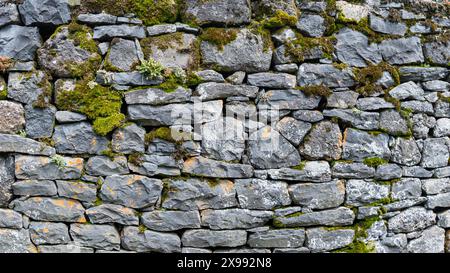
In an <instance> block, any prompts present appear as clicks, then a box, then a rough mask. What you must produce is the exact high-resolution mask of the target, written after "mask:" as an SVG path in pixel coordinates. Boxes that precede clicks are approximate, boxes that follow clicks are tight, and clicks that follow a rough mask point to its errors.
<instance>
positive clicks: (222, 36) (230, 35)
mask: <svg viewBox="0 0 450 273" xmlns="http://www.w3.org/2000/svg"><path fill="white" fill-rule="evenodd" d="M238 32H239V31H238V29H234V28H216V27H210V28H207V29H204V30H203V33H202V34H201V35H200V39H201V40H202V41H206V42H209V43H211V44H213V45H215V46H216V47H217V48H218V49H219V50H223V47H224V46H225V45H227V44H229V43H231V42H233V41H234V40H236V38H237V34H238Z"/></svg>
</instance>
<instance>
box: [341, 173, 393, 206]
mask: <svg viewBox="0 0 450 273" xmlns="http://www.w3.org/2000/svg"><path fill="white" fill-rule="evenodd" d="M389 190H390V187H389V185H383V184H378V183H375V182H366V181H364V180H356V179H352V180H348V181H347V184H346V193H347V195H346V199H345V203H346V204H347V205H351V206H362V205H367V204H370V203H374V202H377V201H381V200H383V199H385V198H387V197H389Z"/></svg>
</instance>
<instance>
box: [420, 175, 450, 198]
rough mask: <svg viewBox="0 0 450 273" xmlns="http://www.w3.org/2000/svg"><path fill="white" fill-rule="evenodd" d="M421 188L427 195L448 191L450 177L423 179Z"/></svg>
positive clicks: (449, 189)
mask: <svg viewBox="0 0 450 273" xmlns="http://www.w3.org/2000/svg"><path fill="white" fill-rule="evenodd" d="M422 189H423V191H424V192H425V193H426V194H428V195H429V194H438V193H445V192H450V178H432V179H423V180H422Z"/></svg>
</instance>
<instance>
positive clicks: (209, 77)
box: [195, 69, 225, 82]
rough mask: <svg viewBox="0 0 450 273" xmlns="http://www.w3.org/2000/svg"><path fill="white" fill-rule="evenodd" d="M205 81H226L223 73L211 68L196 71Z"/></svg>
mask: <svg viewBox="0 0 450 273" xmlns="http://www.w3.org/2000/svg"><path fill="white" fill-rule="evenodd" d="M195 74H196V75H197V76H199V77H200V78H201V79H202V80H203V81H205V82H225V79H224V78H223V76H222V74H220V73H219V72H216V71H214V70H211V69H207V70H202V71H198V72H195Z"/></svg>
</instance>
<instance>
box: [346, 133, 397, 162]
mask: <svg viewBox="0 0 450 273" xmlns="http://www.w3.org/2000/svg"><path fill="white" fill-rule="evenodd" d="M388 141H389V137H388V136H387V135H386V134H378V135H372V134H369V133H367V132H364V131H360V130H355V129H352V128H348V129H346V130H345V132H344V144H343V151H342V158H343V159H350V160H355V161H358V162H362V161H363V160H364V159H366V158H370V157H379V158H383V159H389V157H390V155H391V151H390V150H389V146H388Z"/></svg>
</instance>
